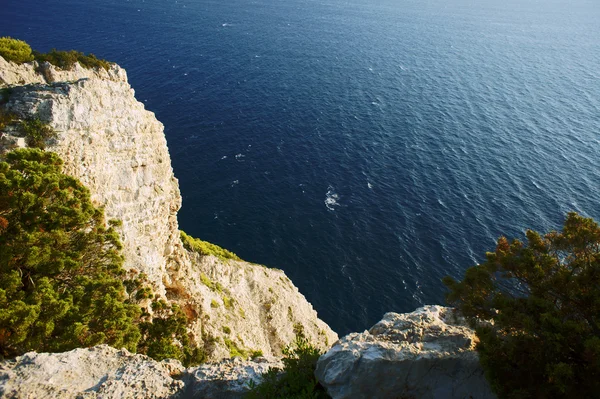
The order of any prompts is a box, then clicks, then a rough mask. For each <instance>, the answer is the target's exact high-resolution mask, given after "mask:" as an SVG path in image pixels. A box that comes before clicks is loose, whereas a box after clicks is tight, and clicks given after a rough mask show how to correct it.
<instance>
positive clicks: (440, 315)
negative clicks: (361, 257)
mask: <svg viewBox="0 0 600 399" xmlns="http://www.w3.org/2000/svg"><path fill="white" fill-rule="evenodd" d="M475 342H476V337H475V333H474V331H473V330H472V329H470V328H469V327H467V326H466V324H465V321H464V319H462V318H461V317H459V316H457V315H456V314H455V311H454V309H452V308H446V307H442V306H425V307H422V308H419V309H417V310H416V311H414V312H412V313H405V314H398V313H386V314H385V315H384V317H383V319H382V320H381V321H380V322H378V323H377V324H375V325H374V326H373V327H371V329H370V330H369V331H365V332H363V333H352V334H349V335H347V336H345V337H343V338H342V339H340V340H339V341H338V342H337V343H336V344H335V345H334V346H333V347H332V348H331V349H330V350H329V351H328V352H327V353H326V354H324V355H323V356H321V358H320V359H319V361H318V363H317V369H316V372H315V374H316V376H317V379H318V380H319V382H320V383H321V385H323V386H324V387H325V389H326V390H327V392H328V393H329V395H331V396H332V398H333V399H342V398H353V399H360V398H373V399H376V398H381V399H388V398H419V399H431V398H435V399H453V398H456V399H459V398H460V399H469V398H477V399H486V398H495V396H494V394H493V393H492V392H491V390H490V387H489V385H488V383H487V381H486V380H485V378H484V374H483V370H482V369H481V367H480V365H479V360H478V357H477V353H476V352H475V351H474V346H475Z"/></svg>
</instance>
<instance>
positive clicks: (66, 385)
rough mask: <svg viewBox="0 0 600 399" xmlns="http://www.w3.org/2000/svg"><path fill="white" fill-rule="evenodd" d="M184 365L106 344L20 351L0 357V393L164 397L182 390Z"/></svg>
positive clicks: (9, 397) (29, 398) (27, 398)
mask: <svg viewBox="0 0 600 399" xmlns="http://www.w3.org/2000/svg"><path fill="white" fill-rule="evenodd" d="M183 372H184V368H183V366H182V365H181V363H179V362H178V361H176V360H165V361H162V362H157V361H154V360H152V359H150V358H149V357H147V356H144V355H134V354H131V353H129V352H128V351H126V350H125V349H123V350H117V349H114V348H111V347H109V346H106V345H100V346H97V347H94V348H88V349H75V350H72V351H70V352H64V353H35V352H30V353H26V354H25V355H23V356H19V357H17V358H16V359H14V360H12V361H6V362H2V363H0V397H2V398H6V399H13V398H14V399H17V398H18V399H39V398H57V399H58V398H61V399H69V398H73V399H75V398H89V399H93V398H103V399H112V398H114V399H121V398H147V399H163V398H164V399H166V398H171V397H173V396H174V395H176V394H179V393H181V392H182V391H183V388H184V383H183V382H182V381H181V380H179V379H176V378H173V377H180V376H181V375H182V374H183Z"/></svg>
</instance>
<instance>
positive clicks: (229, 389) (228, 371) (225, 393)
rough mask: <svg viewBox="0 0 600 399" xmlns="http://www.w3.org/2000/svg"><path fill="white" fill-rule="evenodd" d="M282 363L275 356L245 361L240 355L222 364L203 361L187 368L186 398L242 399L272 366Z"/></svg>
mask: <svg viewBox="0 0 600 399" xmlns="http://www.w3.org/2000/svg"><path fill="white" fill-rule="evenodd" d="M282 367H283V363H281V361H279V360H276V359H274V358H270V359H267V358H264V357H262V358H257V359H255V360H247V361H243V360H241V359H240V358H237V357H236V358H233V359H228V360H223V361H221V362H219V363H209V364H203V365H202V366H200V367H196V368H189V369H187V371H186V377H185V379H184V380H185V382H186V390H185V397H187V398H210V399H235V398H243V397H244V396H245V395H246V394H247V393H248V391H249V390H250V384H251V381H252V383H254V384H257V385H258V384H260V383H261V382H262V375H263V374H264V373H266V372H267V371H269V368H278V369H281V368H282Z"/></svg>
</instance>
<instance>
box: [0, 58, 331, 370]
mask: <svg viewBox="0 0 600 399" xmlns="http://www.w3.org/2000/svg"><path fill="white" fill-rule="evenodd" d="M7 86H9V87H10V88H11V90H10V97H9V100H8V102H7V103H6V104H5V105H4V106H3V107H4V108H6V109H7V110H8V111H10V112H14V113H16V114H17V115H18V116H19V117H20V118H30V117H37V118H40V119H41V120H42V121H44V122H47V123H49V124H50V125H51V126H52V127H53V128H54V129H55V130H56V132H57V133H58V138H57V139H56V140H53V141H51V142H49V143H48V147H47V149H48V150H50V151H55V152H57V153H58V154H59V155H60V156H61V158H62V159H63V160H64V161H65V168H64V170H65V173H67V174H70V175H72V176H75V177H77V178H79V179H80V180H81V181H82V182H83V184H85V185H86V186H87V187H88V188H89V189H90V192H91V194H92V200H93V201H94V202H95V203H96V204H97V205H100V206H103V207H104V209H105V214H106V216H107V218H108V219H119V220H121V221H122V222H123V224H122V227H120V228H119V232H120V235H121V238H122V241H123V247H124V248H123V252H124V255H125V268H126V269H127V270H129V271H131V272H132V273H134V274H135V273H139V272H143V273H145V274H146V275H147V276H148V279H149V281H150V282H151V284H152V285H153V287H154V290H155V292H156V293H157V294H158V295H159V296H161V297H163V298H166V299H168V300H169V301H172V302H176V303H179V304H180V305H181V307H182V308H183V309H184V311H185V312H186V314H187V315H188V316H189V317H190V319H191V320H192V323H191V326H190V331H191V333H192V335H193V337H194V339H195V341H196V342H197V343H199V344H201V345H204V346H205V349H206V350H207V352H208V355H209V358H210V359H212V360H217V359H222V358H227V357H229V356H230V353H231V347H232V345H234V346H235V347H237V348H239V349H241V350H246V351H251V350H254V351H256V350H260V351H262V353H263V354H264V355H280V354H281V349H282V348H283V347H284V346H285V345H287V344H289V343H291V342H292V341H293V340H294V337H295V334H296V332H297V331H299V330H300V329H301V330H302V331H303V332H304V334H305V335H306V336H307V337H308V338H309V339H310V340H311V341H312V342H313V343H314V344H315V345H317V346H319V347H321V348H327V347H328V345H329V344H330V343H333V342H335V341H336V340H337V335H336V334H335V333H334V332H333V331H332V330H331V329H330V328H329V326H327V325H326V324H325V323H324V322H323V321H321V320H320V319H319V318H318V316H317V313H316V312H315V311H314V309H313V308H312V306H311V304H310V303H308V301H307V300H306V298H305V297H304V296H303V295H302V294H300V293H299V292H298V289H297V288H296V287H295V286H294V285H293V284H292V282H291V281H290V280H289V279H288V278H287V276H285V274H284V273H283V272H282V271H281V270H277V269H269V268H266V267H264V266H260V265H255V264H251V263H247V262H238V261H223V260H220V259H217V258H215V257H212V256H199V255H198V254H195V253H190V252H188V251H187V250H186V249H185V248H184V247H183V245H182V243H181V240H180V237H179V230H178V223H177V211H178V210H179V208H180V207H181V195H180V193H179V186H178V183H177V179H176V178H175V177H174V174H173V170H172V167H171V159H170V155H169V151H168V148H167V142H166V139H165V136H164V132H163V125H162V124H161V123H160V122H159V121H157V120H156V118H155V116H154V114H153V113H152V112H149V111H147V110H146V109H144V105H143V104H142V103H140V102H138V101H137V100H136V99H135V93H134V91H133V89H132V88H131V87H130V85H129V83H128V82H127V74H126V73H125V71H124V70H123V69H122V68H120V67H119V66H117V65H113V66H112V67H111V68H110V70H109V71H105V70H104V69H99V70H89V69H84V68H82V67H80V66H79V65H78V64H76V65H75V67H74V68H73V69H72V70H69V71H62V70H59V69H57V68H55V67H54V66H52V65H50V64H47V63H45V64H43V65H40V66H38V65H37V64H36V63H35V62H33V63H29V64H22V65H16V64H14V63H11V62H6V61H5V60H4V59H2V57H0V88H1V87H7ZM0 136H1V137H2V139H1V140H0V153H2V151H3V150H6V149H8V148H9V147H10V146H11V145H13V146H14V145H16V146H23V145H25V140H24V139H23V137H20V136H19V132H18V131H16V130H15V129H10V128H6V129H5V131H3V132H0ZM200 238H201V237H200ZM217 282H218V283H219V288H218V289H215V285H216V283H217ZM226 330H227V331H230V333H225V331H226ZM225 338H227V340H228V341H229V342H230V344H229V345H228V344H227V343H226V340H225Z"/></svg>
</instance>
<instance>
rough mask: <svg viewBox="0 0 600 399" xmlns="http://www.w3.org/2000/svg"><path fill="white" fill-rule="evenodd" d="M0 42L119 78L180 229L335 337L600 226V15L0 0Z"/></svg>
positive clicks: (469, 4)
mask: <svg viewBox="0 0 600 399" xmlns="http://www.w3.org/2000/svg"><path fill="white" fill-rule="evenodd" d="M1 8H2V12H1V13H0V36H12V37H17V38H20V39H23V40H26V41H27V42H29V43H30V44H31V45H32V47H33V48H35V49H37V50H40V51H47V50H49V49H51V48H53V47H56V48H58V49H72V48H74V49H78V50H82V51H85V52H92V53H94V54H96V55H98V56H100V57H102V58H106V59H108V60H111V61H115V62H117V63H119V64H120V65H122V66H123V67H125V68H126V69H127V71H128V74H129V79H130V82H131V84H132V86H133V87H134V89H135V90H136V95H137V98H138V99H139V100H140V101H143V102H144V103H145V105H146V107H147V109H149V110H151V111H153V112H155V113H156V115H157V117H158V119H159V120H160V121H162V122H163V123H164V124H165V133H166V136H167V141H168V144H169V148H170V153H171V157H172V161H173V167H174V170H175V175H176V176H177V177H178V178H179V182H180V186H181V191H182V195H183V209H182V210H181V212H180V214H179V223H180V226H181V228H182V229H183V230H185V231H186V232H188V233H189V234H191V235H194V236H197V237H200V238H202V239H205V240H208V241H211V242H214V243H217V244H219V245H221V246H223V247H225V248H228V249H230V250H232V251H234V252H236V253H237V254H238V255H240V256H241V257H242V258H244V259H246V260H248V261H251V262H256V263H262V264H266V265H268V266H272V267H277V268H281V269H283V270H285V272H286V273H287V274H288V276H290V277H291V279H292V280H293V281H294V283H295V284H296V285H297V286H298V287H299V288H300V291H301V292H302V293H303V294H304V295H305V296H306V298H307V299H308V300H309V301H310V302H311V303H312V304H313V305H314V307H315V309H316V310H317V311H318V313H319V316H320V317H321V318H322V319H323V320H325V321H326V322H327V323H329V325H330V326H331V327H332V328H333V329H334V330H336V331H337V332H338V333H340V334H345V333H348V332H350V331H362V330H364V329H366V328H368V327H370V326H371V325H372V324H373V323H375V322H376V321H378V320H379V319H380V318H381V317H382V315H383V314H384V313H385V312H389V311H395V312H406V311H411V310H413V309H414V308H415V307H417V306H420V305H423V304H432V303H442V302H443V301H444V287H443V285H442V283H441V282H440V279H441V278H442V277H444V276H445V275H451V276H454V277H457V278H459V277H461V276H462V274H463V273H464V271H465V269H466V268H468V267H470V266H472V265H474V264H476V263H478V262H481V261H482V260H483V259H484V254H485V252H486V251H489V250H493V248H494V246H495V240H496V239H497V237H499V236H500V235H506V236H508V237H523V235H524V232H525V230H526V229H527V228H532V229H535V230H540V231H548V230H551V229H559V228H560V226H561V224H562V221H563V219H564V216H565V213H566V212H568V211H571V210H574V211H577V212H580V213H582V214H584V215H587V216H591V217H595V218H597V219H600V204H599V202H598V200H599V196H600V187H599V184H600V156H599V155H600V139H599V138H600V2H598V1H597V0H573V1H559V0H539V1H538V0H480V1H472V0H418V1H415V0H348V1H346V0H218V1H217V0H144V1H142V0H128V1H125V0H94V1H87V0H53V1H39V0H36V1H33V0H19V1H9V0H5V1H4V2H3V5H2V7H1Z"/></svg>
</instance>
